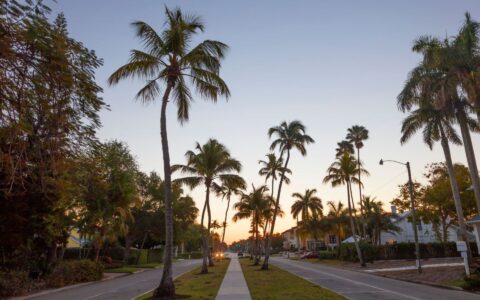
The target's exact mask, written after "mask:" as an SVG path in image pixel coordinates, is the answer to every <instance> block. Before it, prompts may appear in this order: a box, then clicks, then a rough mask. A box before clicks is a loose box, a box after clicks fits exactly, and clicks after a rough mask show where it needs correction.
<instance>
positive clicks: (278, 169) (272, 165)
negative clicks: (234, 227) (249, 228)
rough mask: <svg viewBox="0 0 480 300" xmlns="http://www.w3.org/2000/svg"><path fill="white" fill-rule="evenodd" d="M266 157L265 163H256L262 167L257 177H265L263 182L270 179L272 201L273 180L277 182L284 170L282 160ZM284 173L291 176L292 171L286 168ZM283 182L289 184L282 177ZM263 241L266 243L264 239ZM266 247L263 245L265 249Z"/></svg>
mask: <svg viewBox="0 0 480 300" xmlns="http://www.w3.org/2000/svg"><path fill="white" fill-rule="evenodd" d="M266 157H267V161H264V160H259V161H258V163H259V164H260V165H261V166H262V167H261V168H260V170H259V171H258V175H260V176H265V182H266V181H267V180H268V179H271V181H272V183H271V185H272V186H271V190H270V191H271V197H272V199H273V198H274V197H273V195H274V190H275V180H277V178H278V176H281V174H282V172H283V170H284V167H283V158H281V157H279V158H277V156H276V155H275V153H269V154H267V155H266ZM285 173H286V174H287V173H288V174H292V171H291V170H290V169H288V168H286V169H285ZM283 181H284V182H285V184H290V179H289V178H288V177H287V176H286V175H284V179H283ZM272 215H273V214H272ZM269 222H270V219H267V222H266V223H265V225H264V238H265V234H266V232H267V230H268V224H269ZM265 241H267V240H266V239H265ZM266 246H267V245H265V247H266Z"/></svg>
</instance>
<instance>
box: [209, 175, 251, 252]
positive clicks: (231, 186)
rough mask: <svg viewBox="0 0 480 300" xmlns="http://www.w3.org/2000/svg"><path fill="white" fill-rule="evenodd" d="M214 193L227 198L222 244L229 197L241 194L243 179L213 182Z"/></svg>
mask: <svg viewBox="0 0 480 300" xmlns="http://www.w3.org/2000/svg"><path fill="white" fill-rule="evenodd" d="M213 188H214V190H215V193H216V194H217V196H218V197H221V198H222V199H227V209H226V210H225V220H224V221H223V232H222V243H221V245H223V243H224V241H225V232H226V230H227V217H228V210H229V208H230V199H231V198H232V196H234V195H239V194H241V191H242V190H244V189H245V188H246V186H245V182H244V181H228V182H225V183H224V184H222V185H221V186H219V185H217V184H215V185H213Z"/></svg>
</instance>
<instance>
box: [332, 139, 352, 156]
mask: <svg viewBox="0 0 480 300" xmlns="http://www.w3.org/2000/svg"><path fill="white" fill-rule="evenodd" d="M335 152H336V153H337V154H336V157H340V156H343V155H344V154H345V153H346V154H354V153H355V150H354V149H353V144H352V142H351V141H349V140H343V141H341V142H338V143H337V148H336V149H335Z"/></svg>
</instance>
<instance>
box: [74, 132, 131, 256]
mask: <svg viewBox="0 0 480 300" xmlns="http://www.w3.org/2000/svg"><path fill="white" fill-rule="evenodd" d="M83 168H84V170H83V171H82V174H81V184H82V187H83V194H82V195H81V199H82V203H81V206H80V207H79V210H80V212H79V217H80V220H79V229H80V232H81V233H82V234H86V235H88V236H90V240H91V241H92V244H93V247H94V248H95V260H96V261H97V260H98V258H99V254H100V250H101V249H102V248H103V245H104V244H105V243H106V242H107V241H109V242H114V241H116V240H117V239H118V237H124V236H125V235H126V234H127V232H128V225H129V223H131V222H132V221H133V215H132V208H133V207H134V206H135V205H137V204H139V201H140V199H139V193H138V189H137V177H136V176H137V174H138V167H137V163H136V162H135V159H134V158H133V156H132V155H131V154H130V151H129V149H128V147H127V146H126V145H125V144H123V143H121V142H118V141H112V142H108V143H106V144H103V145H100V146H99V147H97V148H95V149H94V150H93V151H92V153H91V154H90V155H89V156H88V157H86V158H85V159H84V164H83Z"/></svg>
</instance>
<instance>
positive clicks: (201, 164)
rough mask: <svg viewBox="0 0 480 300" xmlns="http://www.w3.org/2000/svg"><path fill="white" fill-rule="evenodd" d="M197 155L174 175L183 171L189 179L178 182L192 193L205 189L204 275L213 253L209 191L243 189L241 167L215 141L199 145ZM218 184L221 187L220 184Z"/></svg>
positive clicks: (190, 155) (188, 154) (189, 157)
mask: <svg viewBox="0 0 480 300" xmlns="http://www.w3.org/2000/svg"><path fill="white" fill-rule="evenodd" d="M195 150H196V152H194V151H187V152H186V153H185V157H186V158H187V164H186V165H173V166H172V172H176V171H177V170H178V171H181V172H182V173H183V174H186V175H187V176H186V177H183V178H179V179H176V180H175V181H176V182H180V183H182V184H185V185H187V186H188V187H190V188H191V189H194V188H196V187H197V186H199V185H200V184H202V183H203V184H204V185H205V189H206V191H205V204H204V206H203V210H202V217H201V228H202V230H201V234H202V241H203V265H202V274H206V273H208V267H207V259H208V260H209V262H210V265H212V263H213V262H212V260H211V253H210V249H209V240H210V234H209V233H210V228H211V211H210V189H211V188H212V186H213V185H219V183H220V184H227V183H229V182H230V184H237V185H242V184H243V185H244V184H245V182H244V180H243V178H241V177H240V176H238V175H237V174H238V173H240V171H241V168H242V164H241V163H240V162H239V161H238V160H236V159H234V158H232V157H231V155H230V152H229V151H228V149H227V148H226V147H225V146H224V145H223V144H220V143H219V142H218V141H217V140H215V139H209V140H208V141H207V143H205V144H204V145H200V144H199V143H197V144H196V146H195ZM218 182H219V183H218ZM205 211H207V214H208V219H207V231H206V233H205V232H204V226H203V224H204V218H205Z"/></svg>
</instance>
